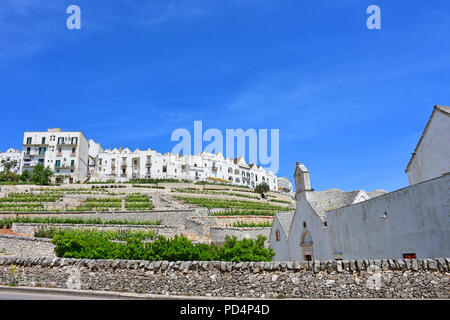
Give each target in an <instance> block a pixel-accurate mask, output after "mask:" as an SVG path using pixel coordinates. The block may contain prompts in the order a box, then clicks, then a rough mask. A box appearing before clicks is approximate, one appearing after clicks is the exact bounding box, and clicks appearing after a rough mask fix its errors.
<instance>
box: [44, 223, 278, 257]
mask: <svg viewBox="0 0 450 320" xmlns="http://www.w3.org/2000/svg"><path fill="white" fill-rule="evenodd" d="M264 242H265V237H263V236H258V239H244V240H237V239H236V237H232V238H231V237H228V236H227V237H226V241H225V244H224V245H223V246H217V245H215V244H211V245H207V244H193V243H192V242H191V241H190V240H189V239H187V238H186V237H184V236H175V237H174V238H171V239H168V238H165V237H163V236H158V237H157V238H156V239H155V240H154V241H153V242H142V236H139V235H134V236H129V237H127V238H126V243H117V242H112V241H111V235H110V234H107V233H101V232H92V231H80V230H69V231H59V232H56V234H54V235H53V239H52V243H53V244H54V245H55V254H56V255H57V256H58V257H65V258H78V259H127V260H151V261H155V260H168V261H236V262H240V261H271V260H272V257H273V256H274V252H273V249H271V248H265V247H264Z"/></svg>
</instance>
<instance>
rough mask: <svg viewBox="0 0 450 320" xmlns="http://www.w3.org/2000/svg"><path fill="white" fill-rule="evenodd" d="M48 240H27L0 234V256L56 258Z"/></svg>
mask: <svg viewBox="0 0 450 320" xmlns="http://www.w3.org/2000/svg"><path fill="white" fill-rule="evenodd" d="M54 248H55V246H54V245H53V244H52V243H50V239H42V238H29V237H19V236H10V235H3V234H0V256H27V257H41V258H42V257H50V258H56V256H55V253H54Z"/></svg>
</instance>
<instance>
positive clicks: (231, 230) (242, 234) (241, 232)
mask: <svg viewBox="0 0 450 320" xmlns="http://www.w3.org/2000/svg"><path fill="white" fill-rule="evenodd" d="M270 230H271V228H270V227H269V228H236V227H211V228H210V232H211V242H213V243H217V244H219V245H221V244H223V243H225V237H226V236H230V237H232V236H235V237H236V238H237V239H238V240H242V239H256V238H257V237H258V235H262V236H264V237H266V242H265V245H266V247H268V245H269V242H268V241H269V236H270Z"/></svg>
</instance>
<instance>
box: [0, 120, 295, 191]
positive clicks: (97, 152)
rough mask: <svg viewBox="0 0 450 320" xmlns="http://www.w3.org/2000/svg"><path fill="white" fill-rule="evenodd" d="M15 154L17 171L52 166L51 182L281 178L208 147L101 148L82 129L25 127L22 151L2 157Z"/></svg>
mask: <svg viewBox="0 0 450 320" xmlns="http://www.w3.org/2000/svg"><path fill="white" fill-rule="evenodd" d="M10 151H11V150H10ZM16 153H17V154H16ZM13 154H14V157H17V158H18V159H19V160H20V165H19V169H18V170H17V173H20V172H22V171H24V170H28V171H31V170H32V169H33V167H34V166H36V165H37V164H42V165H43V166H45V167H49V168H50V169H51V170H52V171H53V173H54V177H53V180H54V182H62V183H74V182H85V181H88V180H90V181H93V182H95V181H110V180H113V181H117V182H126V181H129V180H130V179H146V178H151V179H176V180H188V181H194V182H195V181H205V182H211V183H222V184H230V185H237V186H247V187H249V188H255V187H256V186H257V185H259V184H261V183H267V184H268V185H269V188H270V190H271V191H279V185H278V180H279V179H278V177H277V176H276V175H275V174H274V173H273V172H271V171H266V170H264V168H262V167H261V166H258V165H255V164H247V163H246V162H245V159H244V158H242V157H241V158H237V159H226V158H225V157H224V156H223V155H222V154H221V153H217V154H212V153H206V152H202V153H200V154H198V155H188V156H182V155H178V154H172V153H165V154H161V153H158V152H157V151H155V150H151V149H148V150H139V149H137V150H135V151H131V150H130V149H128V148H125V149H122V148H118V149H117V148H114V149H113V150H111V149H107V150H104V149H103V148H102V146H101V145H100V144H99V143H97V142H95V141H94V140H92V139H90V140H89V141H88V140H87V139H86V137H85V136H84V134H83V133H82V132H64V131H61V129H48V131H46V132H25V133H24V139H23V151H18V150H15V151H14V152H13V151H11V152H9V153H8V155H7V156H4V157H11V156H12V155H13ZM0 155H2V153H0ZM0 160H1V158H0ZM0 168H1V167H0ZM286 180H287V179H286ZM283 182H284V185H285V187H284V188H282V190H285V189H286V190H289V189H290V190H292V184H291V185H290V186H289V183H290V182H289V180H287V183H286V182H285V181H283ZM282 192H284V191H282Z"/></svg>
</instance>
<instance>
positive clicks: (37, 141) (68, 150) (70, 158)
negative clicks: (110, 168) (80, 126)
mask: <svg viewBox="0 0 450 320" xmlns="http://www.w3.org/2000/svg"><path fill="white" fill-rule="evenodd" d="M88 154H89V145H88V141H87V139H86V137H85V136H84V134H83V133H82V132H72V131H71V132H67V131H62V130H61V129H59V128H57V129H48V131H46V132H25V133H24V139H23V167H22V170H28V171H31V170H32V169H33V167H34V166H36V165H37V164H42V165H43V166H45V167H48V168H50V169H51V170H52V171H53V173H54V176H53V180H54V181H55V182H57V183H60V182H61V183H67V182H68V183H74V182H83V181H84V180H85V179H86V177H87V174H88Z"/></svg>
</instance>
